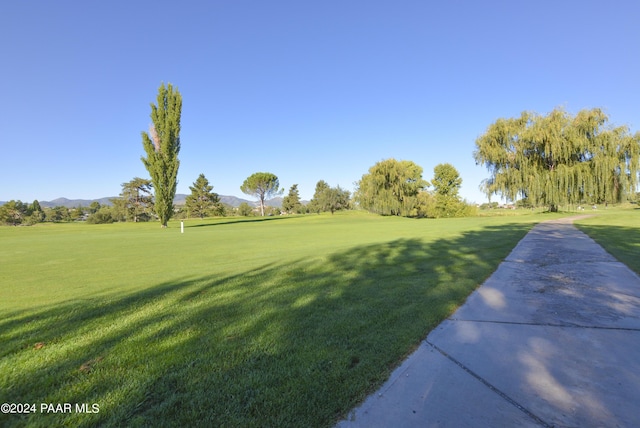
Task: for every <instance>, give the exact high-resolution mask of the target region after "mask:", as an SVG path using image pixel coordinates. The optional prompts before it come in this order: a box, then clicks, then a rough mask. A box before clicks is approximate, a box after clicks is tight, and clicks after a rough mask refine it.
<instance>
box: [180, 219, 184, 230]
mask: <svg viewBox="0 0 640 428" xmlns="http://www.w3.org/2000/svg"><path fill="white" fill-rule="evenodd" d="M180 233H184V221H181V222H180Z"/></svg>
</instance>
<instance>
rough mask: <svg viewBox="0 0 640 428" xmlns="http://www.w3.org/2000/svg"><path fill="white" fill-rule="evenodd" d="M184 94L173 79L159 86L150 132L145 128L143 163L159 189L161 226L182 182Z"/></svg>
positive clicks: (158, 209)
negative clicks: (180, 181) (181, 124)
mask: <svg viewBox="0 0 640 428" xmlns="http://www.w3.org/2000/svg"><path fill="white" fill-rule="evenodd" d="M181 111H182V95H180V92H178V90H177V89H174V87H173V86H172V85H171V83H169V84H168V85H167V86H166V87H165V85H164V83H163V84H162V86H160V89H158V98H157V105H154V104H151V121H152V124H151V125H150V126H149V133H146V132H142V146H143V147H144V151H145V152H146V153H147V157H146V158H145V157H142V158H141V159H142V163H143V164H144V166H145V167H146V168H147V171H149V175H150V176H151V181H152V182H153V188H154V189H155V211H156V214H157V215H158V217H159V218H160V225H161V227H167V222H168V221H169V219H171V216H172V215H173V198H174V197H175V195H176V186H177V185H178V168H179V167H180V160H179V159H178V153H180V115H181Z"/></svg>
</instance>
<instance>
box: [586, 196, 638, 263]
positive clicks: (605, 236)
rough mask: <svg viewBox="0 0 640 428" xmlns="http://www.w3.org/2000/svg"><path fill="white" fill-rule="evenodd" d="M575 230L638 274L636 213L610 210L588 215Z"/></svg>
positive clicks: (625, 210)
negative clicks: (582, 233)
mask: <svg viewBox="0 0 640 428" xmlns="http://www.w3.org/2000/svg"><path fill="white" fill-rule="evenodd" d="M588 214H592V215H593V217H590V218H587V219H584V220H580V221H577V222H576V223H575V224H576V226H577V227H578V228H579V229H580V230H582V231H583V232H585V233H587V234H588V235H589V236H590V237H591V238H593V239H594V240H595V241H596V242H598V243H599V244H600V245H602V246H603V247H604V248H605V249H606V250H607V251H608V252H609V253H611V254H612V255H613V256H614V257H616V258H617V259H618V260H620V261H621V262H623V263H624V264H626V265H627V266H629V267H630V268H631V269H633V270H634V271H635V272H636V273H639V274H640V209H639V208H637V206H631V207H630V208H629V207H626V208H616V207H612V208H609V209H599V210H597V211H595V212H590V213H588Z"/></svg>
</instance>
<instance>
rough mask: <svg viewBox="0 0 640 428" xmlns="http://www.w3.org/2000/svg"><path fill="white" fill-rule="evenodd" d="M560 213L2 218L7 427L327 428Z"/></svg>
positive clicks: (1, 395)
mask: <svg viewBox="0 0 640 428" xmlns="http://www.w3.org/2000/svg"><path fill="white" fill-rule="evenodd" d="M547 218H550V217H548V216H543V215H527V216H519V217H489V218H465V219H442V220H412V219H405V218H394V217H386V218H385V217H378V216H373V215H369V214H366V213H360V212H351V213H340V214H336V215H333V216H331V215H319V216H318V215H311V216H301V217H289V218H270V219H264V220H262V219H258V220H257V221H256V219H253V220H243V221H238V220H237V219H216V220H205V221H189V222H185V233H184V234H181V233H180V227H179V223H177V222H174V223H171V224H170V228H169V229H167V230H161V229H160V228H159V227H158V226H157V224H114V225H104V226H97V225H96V226H91V225H82V224H68V225H39V226H35V227H29V228H11V227H6V228H0V240H1V241H0V242H1V243H2V246H1V248H0V281H1V282H2V284H3V286H2V288H1V289H0V402H33V403H42V402H52V403H58V402H60V403H97V404H99V406H100V412H99V413H97V414H76V413H73V414H62V415H61V414H58V415H53V414H50V415H42V414H34V415H24V416H17V415H2V416H0V417H1V418H2V419H1V420H0V425H16V426H18V425H24V424H29V425H33V426H53V425H61V424H67V425H69V426H95V425H97V424H102V425H106V426H136V425H149V424H153V425H154V426H155V425H159V426H162V425H172V426H189V425H204V424H211V425H212V426H214V425H215V426H330V425H332V424H333V423H335V421H336V420H338V419H339V418H340V416H342V415H344V414H345V413H346V412H347V411H348V410H349V409H351V408H352V407H353V406H354V405H356V404H357V403H358V402H359V401H360V400H362V399H363V398H364V397H365V396H366V395H367V394H368V393H370V392H371V391H373V390H374V388H376V387H377V386H379V385H380V384H381V382H383V381H384V380H385V378H386V377H387V376H388V374H389V373H390V371H391V370H392V369H393V368H394V367H395V366H397V364H399V362H400V361H401V360H402V358H403V357H405V356H406V355H407V354H408V353H409V352H411V351H412V350H413V349H414V348H415V347H416V346H417V345H418V344H419V343H420V341H421V340H422V339H423V338H424V337H425V336H426V334H427V333H428V332H429V331H430V329H432V328H434V327H435V326H436V325H437V324H438V323H439V322H440V321H441V320H442V319H444V318H445V317H446V316H448V315H449V314H450V313H451V312H452V311H454V310H455V308H456V307H457V306H458V305H459V304H461V303H462V302H463V301H464V299H465V298H466V296H467V295H468V294H469V293H470V292H471V291H472V290H473V289H474V288H475V287H477V286H478V285H479V284H480V283H482V281H484V279H486V278H487V277H488V276H489V275H490V274H491V272H493V270H495V268H496V267H497V265H498V264H499V262H500V261H501V260H502V259H504V257H506V255H507V254H508V253H509V252H510V251H511V249H512V248H513V246H514V245H515V244H516V243H517V242H518V240H520V239H521V238H522V237H523V236H524V234H526V232H527V231H528V230H529V229H530V227H531V226H532V225H533V224H534V223H535V222H537V221H540V220H545V219H547Z"/></svg>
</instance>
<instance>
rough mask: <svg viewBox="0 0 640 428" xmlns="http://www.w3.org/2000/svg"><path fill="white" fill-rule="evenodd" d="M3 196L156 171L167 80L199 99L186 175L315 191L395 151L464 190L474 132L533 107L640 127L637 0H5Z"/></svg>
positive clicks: (92, 190)
mask: <svg viewBox="0 0 640 428" xmlns="http://www.w3.org/2000/svg"><path fill="white" fill-rule="evenodd" d="M0 17H1V21H2V25H0V53H1V57H0V58H1V63H2V67H0V77H1V80H2V83H3V88H2V98H1V100H2V102H1V103H0V149H1V151H0V159H1V160H2V166H1V168H0V200H5V201H6V200H11V199H20V200H22V201H25V202H31V201H33V200H34V199H39V200H51V199H55V198H57V197H61V196H64V197H67V198H74V199H75V198H83V199H92V198H99V197H105V196H116V195H118V194H119V193H120V191H121V186H120V185H121V184H122V183H124V182H126V181H129V180H131V179H132V178H133V177H136V176H139V177H148V174H147V172H146V170H145V169H144V167H143V165H142V162H141V161H140V156H141V155H142V154H143V153H144V151H143V149H142V143H141V137H140V133H141V132H142V131H146V130H147V129H148V126H149V124H150V117H149V113H150V107H149V105H150V103H151V102H155V99H156V95H157V90H158V87H159V86H160V84H161V83H162V82H170V83H172V84H173V85H175V86H177V88H178V90H179V91H180V92H181V94H182V97H183V110H182V133H181V141H182V150H181V152H180V160H181V166H180V172H179V176H178V180H179V183H178V193H189V188H188V186H189V185H191V184H192V183H193V182H194V181H195V179H196V178H197V176H198V175H199V174H200V173H204V174H205V175H206V177H207V178H208V179H209V181H210V182H211V184H213V186H214V191H216V192H217V193H219V194H223V195H236V196H241V197H245V196H244V195H243V194H242V192H241V191H240V189H239V187H240V185H241V184H242V182H243V181H244V179H245V178H246V177H248V176H249V175H251V174H252V173H254V172H258V171H267V172H272V173H274V174H276V175H277V176H278V177H279V178H280V183H281V185H282V187H284V188H285V191H286V190H288V189H289V187H290V186H291V185H293V184H294V183H297V184H298V185H299V189H300V193H301V196H302V197H303V198H305V199H309V198H311V197H312V195H313V191H314V187H315V183H316V182H317V181H318V180H321V179H322V180H325V181H327V182H328V183H329V184H330V185H332V186H335V185H340V186H341V187H343V188H346V189H348V190H353V188H354V185H353V183H354V182H355V181H357V180H359V179H360V178H361V176H362V175H363V174H365V173H366V172H367V170H368V168H369V167H371V166H372V165H373V164H375V163H376V162H378V161H380V160H383V159H386V158H390V157H393V158H396V159H399V160H400V159H407V160H411V161H413V162H415V163H417V164H418V165H420V166H422V167H423V169H424V174H423V177H424V178H425V179H431V178H432V176H433V167H434V166H435V165H437V164H439V163H444V162H449V163H451V164H453V165H454V166H455V167H456V168H457V169H458V170H459V171H460V173H461V176H462V179H463V184H462V191H461V193H462V196H463V197H465V198H467V199H469V200H471V201H477V202H483V201H485V198H484V196H483V195H482V194H481V192H480V191H479V190H478V185H479V184H480V182H481V180H482V179H484V178H486V177H487V172H486V170H485V169H484V168H483V167H481V166H476V165H475V162H474V161H473V156H472V153H473V150H474V147H475V139H476V138H477V137H478V136H479V135H481V134H482V133H483V132H484V131H485V130H486V129H487V127H488V126H489V125H490V124H491V123H492V122H494V121H495V120H496V119H498V118H500V117H514V116H517V115H519V114H520V112H522V111H524V110H530V111H536V112H539V113H546V112H548V111H550V110H552V109H553V108H555V107H558V106H561V107H564V108H565V109H566V110H567V111H569V112H571V113H575V112H577V111H578V110H580V109H583V108H592V107H601V108H603V109H604V110H605V111H606V112H607V113H608V114H609V115H610V118H611V122H612V123H614V124H616V125H628V126H629V127H630V128H631V130H632V132H636V131H637V130H639V129H640V25H638V22H639V19H640V3H639V2H637V1H636V0H628V1H616V0H612V1H609V2H602V1H590V0H577V1H574V0H567V1H558V0H551V1H549V0H543V1H482V2H480V1H471V0H469V1H444V0H442V1H426V0H419V1H412V0H405V1H403V0H389V1H387V0H382V1H379V0H367V1H364V0H362V1H359V0H358V1H356V0H322V1H299V0H291V1H280V0H271V1H263V0H254V1H243V0H233V1H232V0H224V1H222V0H218V1H214V0H212V1H185V2H176V1H141V0H136V1H119V0H118V1H115V0H114V1H105V2H89V1H80V0H76V1H68V0H56V1H50V0H30V1H4V2H2V4H1V5H0Z"/></svg>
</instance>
